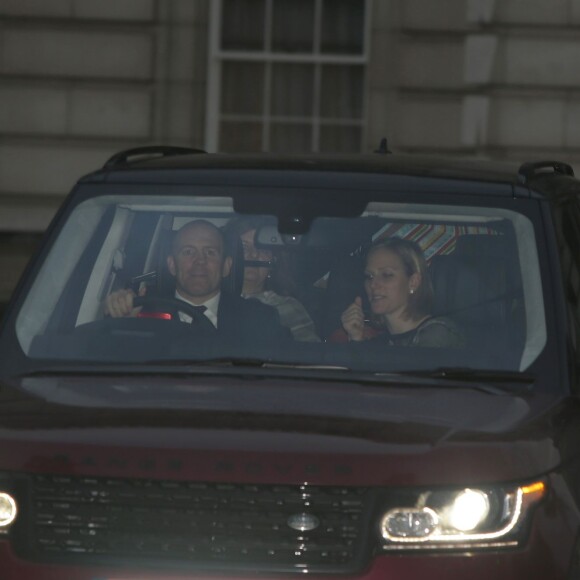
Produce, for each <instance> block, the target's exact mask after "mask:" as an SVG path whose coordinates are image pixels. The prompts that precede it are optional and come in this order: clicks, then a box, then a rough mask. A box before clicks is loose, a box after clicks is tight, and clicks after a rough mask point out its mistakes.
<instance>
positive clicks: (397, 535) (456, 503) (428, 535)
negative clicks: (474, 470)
mask: <svg viewBox="0 0 580 580" xmlns="http://www.w3.org/2000/svg"><path fill="white" fill-rule="evenodd" d="M545 493H546V486H545V484H544V482H543V481H537V482H534V483H532V484H530V485H524V486H514V487H504V488H499V487H497V488H496V487H494V488H477V489H476V488H465V489H459V490H454V491H450V490H436V491H427V492H421V493H417V494H415V495H414V500H413V501H412V502H402V503H403V505H398V506H394V507H392V508H391V509H389V510H388V511H387V512H386V513H385V515H384V516H383V518H382V520H381V534H382V536H383V539H384V540H385V543H384V548H385V549H410V548H434V547H439V548H453V547H458V546H460V545H464V546H472V547H473V546H477V547H486V546H494V547H498V546H502V545H504V546H508V545H516V544H517V540H518V533H519V532H520V530H521V528H522V524H523V522H524V521H525V519H526V516H527V514H528V512H529V510H530V508H532V506H533V505H534V504H536V503H537V502H538V501H539V500H540V499H541V498H542V497H543V496H544V494H545ZM405 504H408V505H405ZM411 504H412V505H411Z"/></svg>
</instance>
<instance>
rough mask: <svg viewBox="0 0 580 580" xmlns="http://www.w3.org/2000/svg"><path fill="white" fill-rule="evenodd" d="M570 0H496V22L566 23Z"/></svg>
mask: <svg viewBox="0 0 580 580" xmlns="http://www.w3.org/2000/svg"><path fill="white" fill-rule="evenodd" d="M569 2H570V0H549V1H546V0H500V1H498V2H497V8H496V15H495V19H496V22H501V23H502V24H503V23H505V24H540V25H545V24H552V25H554V24H556V25H562V24H567V23H568V17H569V14H568V7H569Z"/></svg>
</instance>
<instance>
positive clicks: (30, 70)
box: [0, 29, 152, 80]
mask: <svg viewBox="0 0 580 580" xmlns="http://www.w3.org/2000/svg"><path fill="white" fill-rule="evenodd" d="M151 53H152V37H151V36H150V35H148V34H140V33H119V32H89V31H87V32H76V31H75V32H71V31H63V30H14V29H12V30H6V31H5V33H4V54H3V67H2V70H0V72H3V73H9V74H22V75H30V76H34V75H36V76H49V77H50V76H52V77H54V76H56V77H80V78H83V77H85V78H87V77H89V78H99V77H101V78H122V79H135V80H145V79H149V78H150V77H151V74H152V72H151V71H152V63H151V58H152V57H151Z"/></svg>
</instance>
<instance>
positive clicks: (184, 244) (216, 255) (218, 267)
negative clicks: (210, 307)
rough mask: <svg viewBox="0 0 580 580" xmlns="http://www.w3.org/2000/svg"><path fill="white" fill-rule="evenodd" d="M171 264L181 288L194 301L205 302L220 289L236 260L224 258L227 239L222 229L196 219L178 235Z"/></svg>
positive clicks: (170, 266)
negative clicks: (224, 239)
mask: <svg viewBox="0 0 580 580" xmlns="http://www.w3.org/2000/svg"><path fill="white" fill-rule="evenodd" d="M167 266H168V268H169V271H170V272H171V274H172V275H173V276H175V285H176V288H177V291H178V292H179V293H180V294H181V295H182V296H183V297H184V298H186V299H187V300H189V301H191V302H193V303H194V304H202V303H203V302H205V301H206V300H209V299H210V298H212V297H213V296H215V295H216V294H217V293H218V292H219V290H220V284H221V281H222V278H224V277H225V276H227V275H228V274H229V272H230V268H231V266H232V259H231V258H230V257H229V256H228V257H227V258H224V242H223V238H222V236H221V235H220V233H219V231H218V230H216V229H215V228H214V227H212V226H211V225H209V224H206V223H203V222H193V223H191V224H190V225H186V226H184V227H183V228H182V229H181V230H180V231H179V233H178V234H177V237H176V239H175V241H174V244H173V250H172V252H171V255H170V256H168V258H167Z"/></svg>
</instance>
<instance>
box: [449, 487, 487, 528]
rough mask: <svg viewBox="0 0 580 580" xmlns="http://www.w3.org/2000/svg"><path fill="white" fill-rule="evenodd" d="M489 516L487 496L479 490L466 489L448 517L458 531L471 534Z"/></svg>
mask: <svg viewBox="0 0 580 580" xmlns="http://www.w3.org/2000/svg"><path fill="white" fill-rule="evenodd" d="M488 514H489V499H488V497H487V494H486V493H484V492H483V491H479V490H474V489H466V490H465V491H463V492H461V493H460V494H459V495H458V496H457V497H456V498H455V500H454V502H453V504H452V505H451V507H450V509H449V513H448V516H447V517H448V518H449V523H450V524H451V526H453V527H454V528H455V529H456V530H460V531H462V532H470V531H471V530H474V529H475V528H477V526H478V525H479V524H481V523H482V522H484V521H485V519H486V518H487V516H488Z"/></svg>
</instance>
